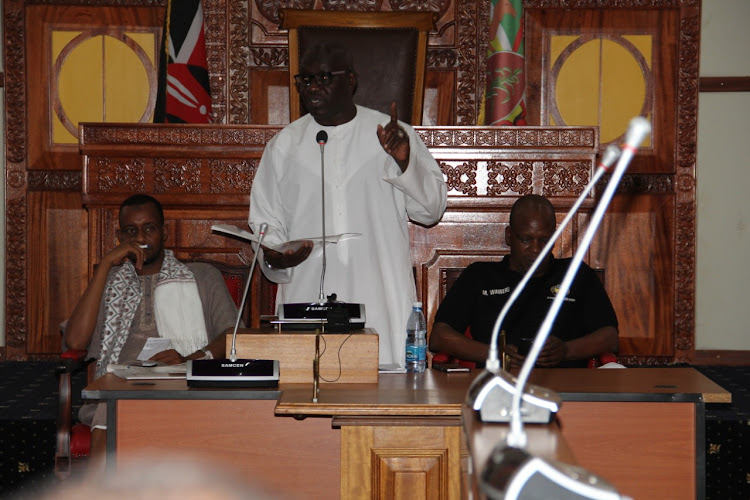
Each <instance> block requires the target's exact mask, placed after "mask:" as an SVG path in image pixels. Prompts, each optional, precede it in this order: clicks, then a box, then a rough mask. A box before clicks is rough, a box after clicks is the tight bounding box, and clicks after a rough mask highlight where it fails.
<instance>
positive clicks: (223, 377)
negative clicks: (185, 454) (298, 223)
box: [186, 222, 279, 387]
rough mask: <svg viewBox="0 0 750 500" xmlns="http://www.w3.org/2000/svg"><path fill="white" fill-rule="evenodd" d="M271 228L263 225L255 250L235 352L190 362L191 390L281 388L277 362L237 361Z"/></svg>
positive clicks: (188, 383) (238, 312) (187, 365)
mask: <svg viewBox="0 0 750 500" xmlns="http://www.w3.org/2000/svg"><path fill="white" fill-rule="evenodd" d="M267 229H268V224H266V223H265V222H264V223H263V224H261V225H260V229H259V231H258V245H257V246H256V247H255V256H254V257H253V262H252V264H251V265H250V273H249V274H248V276H247V282H246V283H245V290H244V291H243V293H242V301H241V303H240V308H239V311H237V319H236V321H235V323H234V331H233V332H232V348H231V350H230V352H229V358H228V359H195V360H192V359H191V360H188V361H187V363H186V369H187V375H186V379H187V385H188V387H277V386H278V385H279V361H278V360H275V359H237V349H236V343H237V330H238V329H239V327H240V320H241V318H242V311H243V310H244V309H245V302H246V301H247V295H248V293H249V291H250V282H251V281H252V277H253V271H254V270H255V265H256V264H257V262H258V255H259V254H260V247H261V243H262V242H263V238H264V237H265V235H266V230H267Z"/></svg>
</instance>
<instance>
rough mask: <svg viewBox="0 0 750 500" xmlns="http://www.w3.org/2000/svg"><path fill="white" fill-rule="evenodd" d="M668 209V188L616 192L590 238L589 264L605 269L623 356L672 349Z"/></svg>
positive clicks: (666, 353)
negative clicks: (648, 192)
mask: <svg viewBox="0 0 750 500" xmlns="http://www.w3.org/2000/svg"><path fill="white" fill-rule="evenodd" d="M673 214H674V195H673V194H671V193H667V194H654V195H632V194H619V195H616V196H615V197H614V199H613V200H612V204H611V205H610V208H609V210H608V211H607V214H606V215H605V218H604V221H603V223H602V226H601V227H600V230H599V232H598V233H597V234H596V236H595V239H594V242H593V243H592V246H591V264H592V267H596V268H603V269H606V273H605V280H606V282H605V288H606V289H607V291H608V292H609V294H610V297H611V299H612V303H613V305H614V307H615V311H616V312H617V319H618V322H619V330H620V352H619V354H620V357H621V359H622V360H629V361H632V362H637V360H636V359H635V358H634V356H638V355H640V356H642V357H648V358H649V359H650V360H651V363H653V362H656V361H663V360H664V359H666V358H669V357H671V356H672V355H673V354H674V346H675V338H674V335H675V332H674V327H673V325H674V306H675V303H674V288H673V276H674V244H673V241H674V215H673Z"/></svg>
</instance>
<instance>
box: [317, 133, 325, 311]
mask: <svg viewBox="0 0 750 500" xmlns="http://www.w3.org/2000/svg"><path fill="white" fill-rule="evenodd" d="M324 148H325V143H321V144H320V195H321V200H320V201H321V203H320V205H321V212H322V214H321V215H322V216H321V220H322V225H323V237H322V245H323V269H322V270H321V272H320V294H319V295H318V301H319V302H320V303H321V304H325V302H326V295H325V292H324V291H323V284H324V283H325V278H326V173H325V159H324V156H325V155H324V154H323V149H324Z"/></svg>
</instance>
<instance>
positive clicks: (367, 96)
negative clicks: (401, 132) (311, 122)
mask: <svg viewBox="0 0 750 500" xmlns="http://www.w3.org/2000/svg"><path fill="white" fill-rule="evenodd" d="M281 28H282V29H286V30H288V31H289V115H290V116H289V118H290V120H291V121H294V120H296V119H297V118H299V117H300V116H302V115H303V114H305V113H306V111H305V110H304V108H303V106H302V103H301V102H300V98H299V94H298V93H297V90H296V88H295V85H294V75H296V74H298V73H299V61H300V58H301V57H302V55H303V54H304V52H305V50H306V49H307V48H308V47H311V46H313V45H315V44H316V43H318V42H320V41H324V40H325V41H332V42H340V43H343V44H344V45H345V46H346V47H347V48H349V50H350V51H351V53H352V56H353V57H354V70H355V72H356V73H357V75H358V86H357V91H356V92H355V94H354V102H355V103H356V104H360V105H362V106H367V107H369V108H373V109H377V110H378V111H382V112H383V113H390V109H391V102H392V101H396V109H397V112H398V118H399V120H402V121H404V122H406V123H409V124H411V125H421V124H422V105H423V101H424V80H425V67H426V60H427V32H428V31H430V30H432V29H435V21H434V14H433V13H432V12H349V11H328V10H325V11H324V10H299V9H282V22H281Z"/></svg>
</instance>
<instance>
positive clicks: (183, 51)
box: [154, 0, 212, 123]
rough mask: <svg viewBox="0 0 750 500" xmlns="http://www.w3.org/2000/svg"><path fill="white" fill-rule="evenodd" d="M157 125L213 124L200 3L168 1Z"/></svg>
mask: <svg viewBox="0 0 750 500" xmlns="http://www.w3.org/2000/svg"><path fill="white" fill-rule="evenodd" d="M166 3H167V12H166V16H165V20H164V31H163V35H162V45H161V48H162V50H161V51H160V53H161V55H160V58H159V84H158V90H157V96H156V107H155V111H154V123H211V121H212V120H211V87H210V84H209V79H208V64H207V60H206V38H205V28H204V24H203V6H202V5H201V0H167V2H166Z"/></svg>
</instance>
